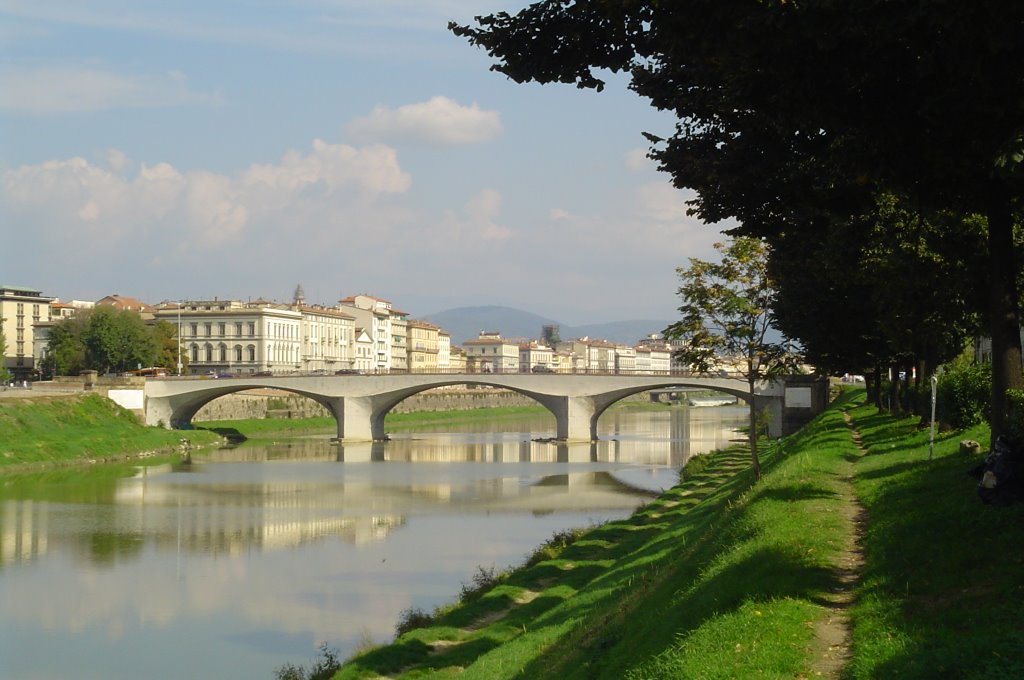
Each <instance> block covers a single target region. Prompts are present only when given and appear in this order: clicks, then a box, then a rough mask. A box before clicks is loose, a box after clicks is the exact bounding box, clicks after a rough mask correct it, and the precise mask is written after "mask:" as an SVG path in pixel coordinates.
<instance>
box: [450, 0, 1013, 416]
mask: <svg viewBox="0 0 1024 680" xmlns="http://www.w3.org/2000/svg"><path fill="white" fill-rule="evenodd" d="M476 21H477V23H478V25H479V28H473V27H469V26H459V25H455V24H450V28H451V30H453V32H454V33H456V34H457V35H460V36H464V37H467V38H468V39H469V40H470V42H472V43H474V44H476V45H479V46H482V47H484V48H486V49H487V51H488V52H489V53H490V54H491V55H492V56H494V57H496V58H497V59H498V60H499V63H498V64H496V65H495V66H493V67H492V68H493V69H494V70H497V71H500V72H502V73H504V74H506V75H508V76H509V77H510V78H512V79H513V80H516V81H517V82H523V81H528V80H535V81H538V82H563V83H575V84H576V85H577V86H578V87H587V88H595V89H598V90H600V89H601V88H603V86H604V81H603V80H602V79H601V78H600V77H599V70H600V69H607V70H611V71H621V70H629V71H631V74H632V80H631V87H632V88H633V89H634V90H635V91H636V92H638V93H639V94H640V95H642V96H644V97H647V98H649V99H650V100H651V103H652V105H653V106H655V107H657V108H659V109H664V110H671V111H673V112H674V113H675V115H676V116H677V118H678V120H679V123H678V125H677V128H676V133H675V135H674V136H673V137H672V138H670V139H668V140H659V139H657V138H652V139H654V141H655V143H656V146H655V148H654V150H653V152H652V155H653V156H654V157H655V158H656V159H657V160H658V161H659V162H660V164H661V168H662V169H663V170H665V171H667V172H669V173H671V174H672V177H673V181H674V183H675V184H676V186H678V187H688V188H692V189H694V190H695V191H696V194H697V198H696V199H695V200H694V201H693V203H692V206H693V211H694V212H695V213H696V214H697V215H699V216H701V217H703V218H704V219H706V220H708V221H710V222H716V221H718V220H721V219H724V218H727V217H733V218H736V219H737V220H739V221H740V222H741V227H740V233H743V234H745V235H755V236H768V235H778V234H782V233H786V234H790V235H793V234H794V233H796V232H798V231H799V230H805V229H816V228H818V227H820V225H821V220H820V219H819V218H821V217H822V216H825V217H828V216H834V215H840V216H844V215H846V216H848V215H850V214H852V213H854V212H856V211H858V210H861V209H862V206H863V205H865V203H866V202H867V201H868V200H869V199H870V198H871V197H872V196H874V195H878V194H880V193H881V192H883V191H888V190H895V191H896V192H898V193H900V194H902V195H906V196H908V197H910V198H911V199H912V200H913V201H914V202H915V203H916V204H918V205H919V206H920V207H921V209H923V210H927V211H928V212H935V211H939V210H944V209H951V210H955V211H958V212H960V213H962V214H970V213H979V214H982V215H985V217H986V218H987V249H986V250H987V261H986V264H985V273H986V275H987V276H988V280H989V282H990V286H989V293H988V298H989V300H988V303H987V310H986V312H987V316H988V319H989V328H990V335H991V336H992V342H993V392H992V399H993V420H992V429H993V434H997V433H998V432H1000V431H1001V430H1002V429H1003V426H1004V422H1005V417H1006V401H1005V392H1006V390H1007V389H1008V388H1010V387H1020V386H1021V385H1022V383H1024V376H1022V371H1021V348H1020V342H1019V338H1020V336H1019V331H1020V313H1019V308H1018V307H1019V297H1018V289H1017V281H1016V276H1017V271H1018V268H1017V266H1016V263H1017V257H1018V255H1017V252H1016V250H1015V248H1014V242H1013V228H1014V221H1013V216H1014V211H1015V210H1016V209H1018V208H1019V203H1020V199H1021V197H1022V196H1024V77H1022V74H1021V67H1020V65H1021V64H1022V63H1024V41H1022V40H1020V36H1021V35H1022V34H1024V3H997V2H975V3H963V2H948V1H947V0H868V1H867V2H857V3H837V2H828V1H825V0H807V1H806V2H782V1H775V2H748V1H747V0H686V1H682V2H653V1H650V0H648V1H639V2H637V1H633V0H629V1H627V0H546V1H544V2H539V3H536V4H533V5H530V6H529V7H527V8H525V9H523V10H522V11H520V12H519V13H517V14H516V15H514V16H513V15H509V14H508V13H504V12H502V13H498V14H495V15H491V16H486V17H477V20H476ZM977 274H979V275H980V272H979V273H977ZM935 284H936V285H939V284H940V282H935Z"/></svg>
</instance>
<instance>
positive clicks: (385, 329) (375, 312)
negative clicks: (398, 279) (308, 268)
mask: <svg viewBox="0 0 1024 680" xmlns="http://www.w3.org/2000/svg"><path fill="white" fill-rule="evenodd" d="M338 310H340V311H342V312H345V313H346V314H350V315H351V316H352V317H353V318H354V319H355V322H356V325H357V326H358V327H360V328H362V329H363V330H364V331H365V332H366V333H367V335H369V337H370V339H371V340H372V341H373V344H374V348H373V350H374V351H373V359H374V363H373V368H372V369H371V370H372V371H373V372H376V373H387V372H389V371H390V370H391V368H392V345H393V344H394V338H395V336H394V332H393V329H392V327H391V324H392V321H393V320H394V319H404V318H406V317H407V316H408V315H407V314H406V313H405V312H401V311H398V310H396V309H394V308H393V307H392V306H391V303H390V302H389V301H387V300H383V299H381V298H378V297H374V296H372V295H366V294H365V293H361V294H359V295H351V296H349V297H345V298H342V299H341V300H339V301H338ZM396 368H397V367H396Z"/></svg>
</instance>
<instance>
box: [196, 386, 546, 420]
mask: <svg viewBox="0 0 1024 680" xmlns="http://www.w3.org/2000/svg"><path fill="white" fill-rule="evenodd" d="M536 405H537V402H535V401H534V400H532V399H530V398H529V397H524V396H523V395H521V394H517V393H516V392H510V391H509V390H500V389H491V388H443V389H438V390H431V391H429V392H423V393H421V394H416V395H413V396H411V397H409V398H408V399H406V400H404V401H403V402H402V403H400V404H398V405H397V406H395V408H393V409H392V410H391V413H411V412H414V411H465V410H470V409H477V408H494V407H500V406H536ZM327 415H330V414H329V413H328V412H327V409H325V408H324V407H323V406H321V405H320V404H318V403H316V402H315V401H313V400H312V399H307V398H306V397H302V396H299V395H297V394H292V393H291V392H285V391H282V390H248V391H246V392H239V393H237V394H229V395H226V396H223V397H220V398H218V399H216V400H214V401H212V402H210V403H209V404H207V405H206V406H204V407H203V408H201V409H199V412H198V413H196V415H195V417H193V418H192V421H193V422H205V421H209V420H248V419H259V418H315V417H318V416H327Z"/></svg>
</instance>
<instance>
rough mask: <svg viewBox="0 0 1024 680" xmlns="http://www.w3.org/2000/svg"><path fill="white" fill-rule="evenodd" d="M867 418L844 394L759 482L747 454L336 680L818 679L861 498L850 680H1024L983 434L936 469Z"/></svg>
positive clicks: (726, 459)
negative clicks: (819, 634) (985, 483)
mask: <svg viewBox="0 0 1024 680" xmlns="http://www.w3.org/2000/svg"><path fill="white" fill-rule="evenodd" d="M863 402H864V394H863V391H862V390H854V391H849V392H846V393H844V394H843V395H842V396H840V397H839V398H838V400H837V402H836V403H835V404H834V405H833V407H832V408H831V409H830V410H829V411H827V412H826V413H824V414H822V415H821V416H819V418H817V419H816V420H815V421H814V422H813V423H811V424H810V425H809V426H808V427H806V428H804V430H802V431H801V432H800V433H798V434H796V435H794V436H792V437H790V438H788V439H787V440H785V441H784V442H783V445H782V446H781V447H778V446H776V447H774V449H772V450H769V451H768V452H767V453H766V455H765V456H764V463H765V474H764V476H763V478H762V480H761V481H760V482H759V483H757V484H753V483H752V479H751V477H750V473H749V467H748V453H747V452H746V451H745V450H743V449H730V450H728V451H724V452H718V453H715V454H712V455H711V456H709V457H708V458H707V465H705V466H704V467H703V469H697V468H698V467H699V466H695V468H694V470H692V471H691V472H692V474H688V475H687V477H686V479H685V481H683V482H681V483H680V485H679V486H677V487H675V488H673V489H671V490H670V491H668V492H667V493H665V494H664V495H662V496H661V497H659V499H658V500H657V501H655V502H653V503H651V504H650V505H648V506H646V507H644V508H642V509H640V510H638V511H637V512H636V513H634V514H633V515H632V516H631V517H630V518H628V519H626V520H623V521H619V522H611V523H609V524H606V525H603V526H600V527H596V528H592V529H590V530H588V531H585V532H582V533H581V534H580V535H579V536H577V537H576V538H575V540H573V541H571V542H565V543H564V545H562V544H558V542H555V543H553V544H552V545H549V546H546V547H545V548H544V549H543V550H540V551H538V553H536V555H535V558H534V559H532V560H530V561H529V562H528V564H529V566H524V567H521V568H519V569H516V570H513V571H512V572H511V573H509V574H507V575H506V576H504V577H503V578H502V579H501V583H500V585H498V586H497V587H495V588H493V589H491V590H489V591H487V592H485V593H483V594H482V596H481V597H479V598H478V599H475V600H473V601H472V602H463V603H454V604H452V605H449V606H446V607H442V608H440V609H439V610H438V611H437V612H435V614H434V615H433V616H432V617H431V621H432V622H431V623H430V624H429V625H426V626H424V627H421V628H417V629H414V630H411V631H409V632H406V633H405V634H403V635H402V636H400V637H399V638H398V639H397V640H395V642H394V643H392V644H390V645H385V646H382V647H378V648H376V649H371V650H364V651H363V652H361V653H359V654H358V655H356V656H355V657H353V658H352V659H350V660H349V661H348V662H347V663H346V664H345V665H344V666H343V668H342V669H341V670H340V671H339V672H338V673H337V674H336V675H335V677H336V678H345V679H349V678H372V677H378V676H387V677H394V678H428V677H429V678H448V677H455V676H458V677H460V678H487V679H488V680H490V679H500V678H569V679H571V678H579V679H583V678H587V679H590V678H631V679H632V680H640V679H644V678H650V679H652V680H653V679H655V678H657V679H659V680H660V679H663V678H680V679H683V678H755V677H756V678H761V677H764V678H800V677H813V676H815V675H816V674H817V672H818V670H819V668H820V666H818V665H817V662H816V658H817V657H818V656H819V655H820V654H821V651H822V650H821V649H819V648H818V647H817V646H816V643H815V640H814V638H813V631H814V628H815V625H816V624H818V623H819V622H821V621H822V620H823V619H825V617H827V616H828V615H830V613H831V610H830V609H829V606H830V604H831V603H834V602H835V596H834V592H835V590H836V589H838V588H839V587H840V571H839V560H840V557H841V556H842V553H843V550H844V549H845V547H846V546H847V545H848V543H849V539H850V537H851V536H852V526H853V525H852V521H851V518H850V514H851V513H850V510H851V508H852V507H853V506H852V505H851V493H854V492H855V493H856V494H857V495H858V496H859V498H860V500H861V501H862V503H863V504H864V506H865V507H866V510H867V516H868V519H867V523H866V526H867V529H866V534H865V537H864V540H863V551H864V557H865V560H866V563H865V566H864V568H863V573H862V579H861V581H860V583H859V584H858V585H857V587H856V589H855V592H854V596H855V601H854V603H853V605H852V607H851V608H850V616H851V621H852V646H853V648H852V658H851V661H850V663H849V665H848V666H847V668H846V669H845V671H844V675H843V677H844V678H883V677H910V678H936V677H942V678H947V677H948V678H1008V677H1024V665H1022V660H1021V659H1022V657H1021V654H1020V650H1021V649H1024V507H1020V506H1017V507H1012V508H1002V509H996V508H991V507H987V506H984V505H983V504H981V502H980V501H979V500H978V498H977V496H976V494H975V491H974V485H975V482H974V480H973V479H971V478H969V477H968V476H967V475H966V474H965V473H966V470H967V469H968V468H969V467H971V466H972V465H973V464H974V463H975V462H976V461H969V460H967V459H965V458H962V457H961V456H960V455H959V454H958V453H957V452H956V450H957V444H958V442H959V440H960V439H963V438H973V439H978V440H979V441H983V442H984V432H983V430H982V429H980V428H979V429H974V430H970V431H967V432H960V433H946V434H943V435H942V436H940V437H939V438H938V440H937V443H936V446H935V452H934V460H932V461H928V433H927V431H923V430H919V429H918V428H917V426H916V421H911V420H896V419H893V418H890V417H888V416H886V415H882V414H878V413H876V412H875V410H874V409H873V408H871V407H867V406H864V405H863ZM844 410H845V411H847V412H849V414H850V415H851V416H852V417H853V420H854V424H855V426H856V427H857V428H858V429H859V430H860V431H861V433H862V435H863V440H864V444H865V446H866V447H867V448H868V453H867V454H866V455H864V454H862V453H861V452H860V451H859V450H858V449H857V447H856V445H855V444H854V442H853V439H852V437H851V432H850V430H849V428H848V427H847V426H846V424H845V423H844V420H843V411H844ZM851 482H852V483H851Z"/></svg>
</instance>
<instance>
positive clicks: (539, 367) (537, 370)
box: [530, 364, 554, 373]
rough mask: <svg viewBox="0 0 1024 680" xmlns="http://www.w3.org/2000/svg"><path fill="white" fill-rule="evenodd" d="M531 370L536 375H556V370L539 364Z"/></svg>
mask: <svg viewBox="0 0 1024 680" xmlns="http://www.w3.org/2000/svg"><path fill="white" fill-rule="evenodd" d="M530 370H531V371H533V372H534V373H554V370H553V369H552V368H551V367H550V366H545V365H544V364H537V365H536V366H534V367H533V368H531V369H530Z"/></svg>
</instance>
